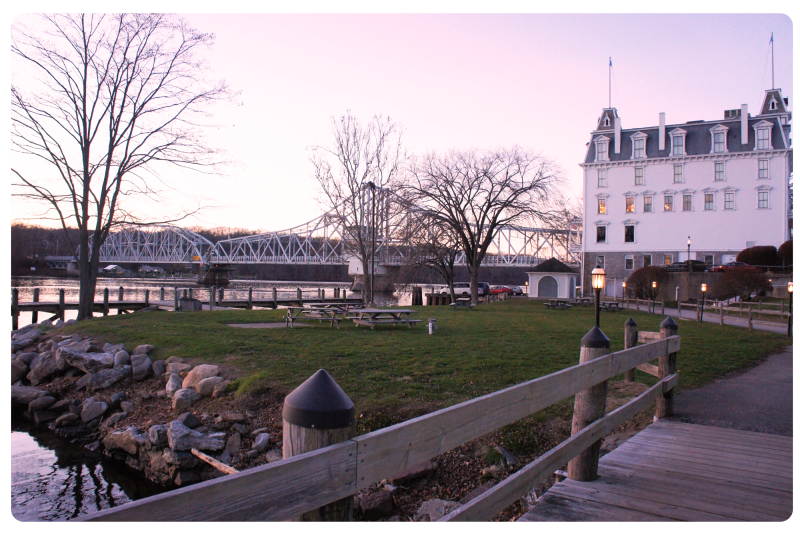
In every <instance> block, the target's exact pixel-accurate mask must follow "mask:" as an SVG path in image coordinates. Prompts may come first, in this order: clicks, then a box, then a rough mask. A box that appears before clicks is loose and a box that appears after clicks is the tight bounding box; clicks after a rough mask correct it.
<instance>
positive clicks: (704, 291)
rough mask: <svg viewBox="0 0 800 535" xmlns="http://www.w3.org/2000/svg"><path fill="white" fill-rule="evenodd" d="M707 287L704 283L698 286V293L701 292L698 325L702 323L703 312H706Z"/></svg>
mask: <svg viewBox="0 0 800 535" xmlns="http://www.w3.org/2000/svg"><path fill="white" fill-rule="evenodd" d="M707 289H708V286H706V284H705V283H703V284H701V285H700V291H701V292H703V304H702V306H701V307H700V323H703V312H705V310H706V290H707Z"/></svg>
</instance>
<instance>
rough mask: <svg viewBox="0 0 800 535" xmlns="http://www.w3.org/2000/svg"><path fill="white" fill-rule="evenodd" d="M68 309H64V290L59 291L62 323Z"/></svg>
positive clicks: (59, 313) (59, 311)
mask: <svg viewBox="0 0 800 535" xmlns="http://www.w3.org/2000/svg"><path fill="white" fill-rule="evenodd" d="M65 310H66V308H65V307H64V289H63V288H62V289H61V290H59V291H58V317H59V318H60V319H61V321H64V311H65Z"/></svg>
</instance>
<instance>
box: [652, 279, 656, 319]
mask: <svg viewBox="0 0 800 535" xmlns="http://www.w3.org/2000/svg"><path fill="white" fill-rule="evenodd" d="M656 286H657V285H656V281H653V294H652V295H653V298H652V300H651V301H652V303H653V314H655V313H656Z"/></svg>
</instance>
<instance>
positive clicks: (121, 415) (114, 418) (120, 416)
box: [105, 412, 128, 427]
mask: <svg viewBox="0 0 800 535" xmlns="http://www.w3.org/2000/svg"><path fill="white" fill-rule="evenodd" d="M127 417H128V413H127V412H117V413H114V414H112V415H111V416H109V417H108V420H106V423H105V425H106V426H107V427H113V426H114V425H116V424H117V423H118V422H120V421H122V420H124V419H125V418H127Z"/></svg>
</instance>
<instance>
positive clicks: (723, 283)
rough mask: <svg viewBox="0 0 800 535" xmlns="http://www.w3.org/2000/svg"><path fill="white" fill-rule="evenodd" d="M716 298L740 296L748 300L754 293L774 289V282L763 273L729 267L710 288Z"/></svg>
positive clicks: (762, 292)
mask: <svg viewBox="0 0 800 535" xmlns="http://www.w3.org/2000/svg"><path fill="white" fill-rule="evenodd" d="M710 290H711V294H712V295H713V296H714V297H715V298H716V299H730V298H732V297H737V296H738V297H740V298H741V299H742V300H746V299H748V298H749V297H750V295H752V294H753V293H756V295H758V294H764V293H766V292H769V291H771V290H772V283H771V282H770V281H769V279H768V278H767V276H766V275H764V274H763V273H754V272H752V271H747V270H744V269H729V270H727V271H725V272H724V273H723V274H722V276H721V277H720V278H719V280H718V281H717V282H716V283H715V284H713V285H712V286H711V288H710Z"/></svg>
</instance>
